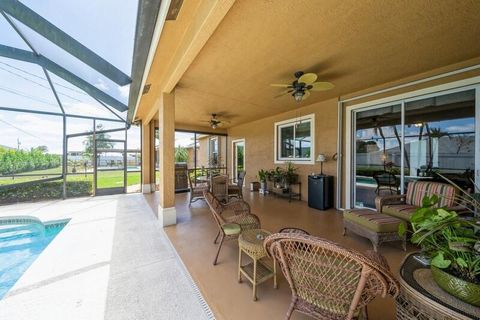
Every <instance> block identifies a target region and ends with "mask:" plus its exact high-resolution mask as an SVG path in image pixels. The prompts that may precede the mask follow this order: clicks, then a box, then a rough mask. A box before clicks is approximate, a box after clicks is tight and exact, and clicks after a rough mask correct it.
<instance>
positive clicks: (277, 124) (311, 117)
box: [273, 113, 315, 164]
mask: <svg viewBox="0 0 480 320" xmlns="http://www.w3.org/2000/svg"><path fill="white" fill-rule="evenodd" d="M303 120H310V135H311V138H312V141H311V147H310V149H311V151H310V159H306V160H298V159H295V158H292V159H290V158H289V159H279V158H278V153H277V151H278V146H279V141H278V128H279V127H282V126H285V125H287V124H295V123H296V122H300V121H303ZM273 134H274V140H273V141H274V148H273V160H274V163H275V164H285V163H286V162H291V163H294V164H315V114H314V113H312V114H308V115H306V116H302V117H296V118H292V119H288V120H284V121H279V122H275V124H274V125H273Z"/></svg>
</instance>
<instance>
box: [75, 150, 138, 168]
mask: <svg viewBox="0 0 480 320" xmlns="http://www.w3.org/2000/svg"><path fill="white" fill-rule="evenodd" d="M85 159H86V158H85V152H84V151H70V152H68V160H69V161H79V162H80V161H81V162H82V163H83V161H85ZM121 164H123V156H122V155H121V154H120V153H112V154H107V155H102V156H101V157H100V159H98V166H100V167H103V166H116V165H121ZM88 165H89V166H90V165H91V161H90V160H88ZM127 166H140V150H127Z"/></svg>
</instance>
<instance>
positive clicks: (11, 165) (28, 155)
mask: <svg viewBox="0 0 480 320" xmlns="http://www.w3.org/2000/svg"><path fill="white" fill-rule="evenodd" d="M61 163H62V162H61V157H60V156H59V155H56V154H49V153H45V152H44V151H43V150H41V149H32V150H30V151H24V150H10V149H8V150H7V149H5V148H1V147H0V175H8V174H14V173H20V172H28V171H33V170H44V169H50V168H57V167H59V166H60V165H61Z"/></svg>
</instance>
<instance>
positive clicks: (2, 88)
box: [0, 86, 58, 108]
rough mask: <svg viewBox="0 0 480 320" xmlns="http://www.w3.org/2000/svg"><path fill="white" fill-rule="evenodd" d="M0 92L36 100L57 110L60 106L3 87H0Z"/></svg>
mask: <svg viewBox="0 0 480 320" xmlns="http://www.w3.org/2000/svg"><path fill="white" fill-rule="evenodd" d="M0 90H3V91H5V92H8V93H12V94H16V95H18V96H21V97H24V98H27V99H31V100H34V101H37V102H40V103H44V104H46V105H50V106H53V107H55V108H58V105H56V104H52V103H51V102H50V101H47V100H44V99H42V98H38V97H35V96H32V95H28V94H25V93H23V92H21V91H18V90H15V89H10V88H5V87H3V86H0Z"/></svg>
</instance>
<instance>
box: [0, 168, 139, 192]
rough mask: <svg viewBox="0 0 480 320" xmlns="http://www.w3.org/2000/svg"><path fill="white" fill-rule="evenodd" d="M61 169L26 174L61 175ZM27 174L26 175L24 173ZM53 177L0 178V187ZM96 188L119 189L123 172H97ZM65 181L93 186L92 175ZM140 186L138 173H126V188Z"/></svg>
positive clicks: (78, 176) (71, 176)
mask: <svg viewBox="0 0 480 320" xmlns="http://www.w3.org/2000/svg"><path fill="white" fill-rule="evenodd" d="M61 171H62V170H61V168H60V167H59V168H53V169H46V170H37V171H31V172H28V174H40V175H41V174H58V175H60V174H61ZM25 174H27V173H25ZM48 177H54V176H36V177H25V176H15V178H12V177H0V185H10V184H16V183H20V182H27V181H35V180H40V179H43V178H48ZM97 178H98V180H97V183H98V188H112V187H121V186H123V171H99V172H98V177H97ZM67 181H90V182H91V183H92V184H93V174H91V173H90V174H86V175H85V174H75V175H68V176H67ZM136 184H140V172H128V173H127V186H132V185H136Z"/></svg>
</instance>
